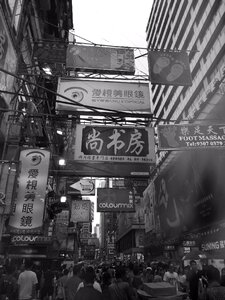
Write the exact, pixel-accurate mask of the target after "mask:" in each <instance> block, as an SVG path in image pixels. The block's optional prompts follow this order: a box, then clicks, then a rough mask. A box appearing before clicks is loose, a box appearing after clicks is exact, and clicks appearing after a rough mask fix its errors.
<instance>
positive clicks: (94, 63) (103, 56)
mask: <svg viewBox="0 0 225 300" xmlns="http://www.w3.org/2000/svg"><path fill="white" fill-rule="evenodd" d="M134 64H135V63H134V50H133V49H132V48H125V47H123V48H119V47H105V46H104V47H103V46H85V45H72V44H70V45H68V48H67V57H66V68H67V69H70V70H71V69H72V70H74V69H75V70H77V71H85V72H92V73H104V74H124V75H134V73H135V67H134Z"/></svg>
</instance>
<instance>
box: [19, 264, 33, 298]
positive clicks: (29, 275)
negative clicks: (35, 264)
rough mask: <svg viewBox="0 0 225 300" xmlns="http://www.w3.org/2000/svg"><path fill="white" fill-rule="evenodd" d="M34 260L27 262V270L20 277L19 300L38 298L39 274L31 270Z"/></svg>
mask: <svg viewBox="0 0 225 300" xmlns="http://www.w3.org/2000/svg"><path fill="white" fill-rule="evenodd" d="M31 268H32V261H30V260H27V261H26V262H25V270H24V271H23V272H21V273H20V275H19V278H18V282H17V283H18V289H19V297H18V298H19V300H32V299H35V298H36V288H37V284H38V280H37V275H36V273H35V272H33V271H32V270H31Z"/></svg>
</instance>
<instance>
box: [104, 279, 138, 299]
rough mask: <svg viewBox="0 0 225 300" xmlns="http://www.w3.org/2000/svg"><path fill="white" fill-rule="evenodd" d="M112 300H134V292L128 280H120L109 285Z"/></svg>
mask: <svg viewBox="0 0 225 300" xmlns="http://www.w3.org/2000/svg"><path fill="white" fill-rule="evenodd" d="M109 291H110V295H111V300H132V299H134V294H133V291H132V288H131V287H130V286H129V284H128V282H124V281H120V282H115V283H112V284H111V285H110V286H109Z"/></svg>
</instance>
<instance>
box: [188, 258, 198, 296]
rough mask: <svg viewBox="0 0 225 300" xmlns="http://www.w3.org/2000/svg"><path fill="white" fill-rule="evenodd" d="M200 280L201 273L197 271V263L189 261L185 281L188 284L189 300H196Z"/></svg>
mask: <svg viewBox="0 0 225 300" xmlns="http://www.w3.org/2000/svg"><path fill="white" fill-rule="evenodd" d="M200 278H201V273H200V272H199V270H198V267H197V263H196V261H195V260H191V261H190V271H189V274H188V275H187V281H188V284H189V297H190V299H191V300H198V295H199V283H200Z"/></svg>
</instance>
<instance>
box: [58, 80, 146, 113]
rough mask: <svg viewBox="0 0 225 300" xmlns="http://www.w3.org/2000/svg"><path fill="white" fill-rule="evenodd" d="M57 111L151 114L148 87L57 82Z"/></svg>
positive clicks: (89, 82) (92, 81)
mask: <svg viewBox="0 0 225 300" xmlns="http://www.w3.org/2000/svg"><path fill="white" fill-rule="evenodd" d="M57 92H58V94H60V95H62V96H64V97H67V98H69V100H66V99H65V98H62V97H60V96H57V99H56V100H57V101H56V109H57V110H60V111H68V110H69V111H70V112H72V111H77V110H83V111H84V110H87V108H88V107H85V106H94V107H95V108H99V109H101V108H102V109H109V110H119V111H135V112H150V92H149V83H140V82H121V81H115V80H114V81H103V80H93V79H92V80H88V79H85V80H78V79H68V78H59V82H58V90H57Z"/></svg>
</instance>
